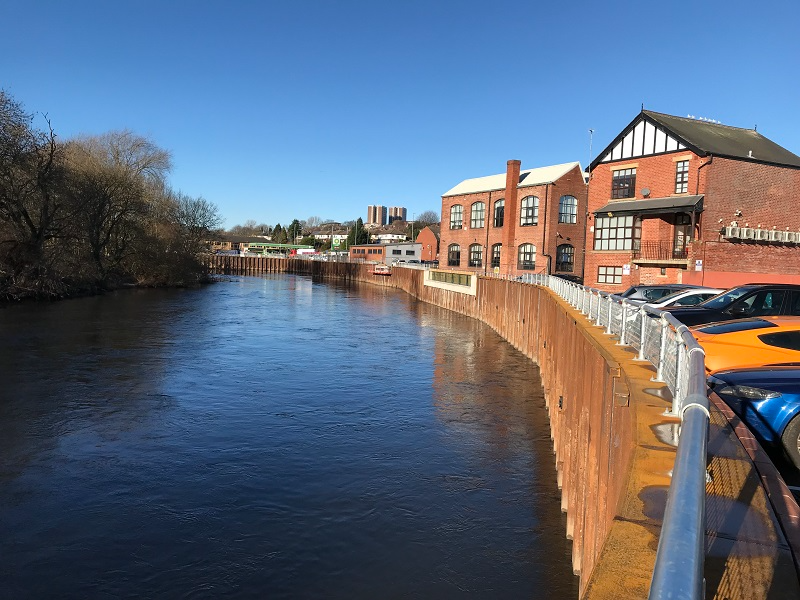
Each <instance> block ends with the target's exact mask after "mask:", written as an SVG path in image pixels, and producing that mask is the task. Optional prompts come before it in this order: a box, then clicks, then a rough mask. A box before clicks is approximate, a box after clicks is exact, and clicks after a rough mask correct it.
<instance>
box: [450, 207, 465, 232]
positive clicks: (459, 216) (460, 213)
mask: <svg viewBox="0 0 800 600" xmlns="http://www.w3.org/2000/svg"><path fill="white" fill-rule="evenodd" d="M463 222H464V207H462V206H461V205H460V204H454V205H453V206H452V207H450V229H461V226H462V225H463Z"/></svg>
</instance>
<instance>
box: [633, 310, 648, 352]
mask: <svg viewBox="0 0 800 600" xmlns="http://www.w3.org/2000/svg"><path fill="white" fill-rule="evenodd" d="M639 312H640V313H641V319H642V325H641V328H640V329H639V356H637V357H636V360H644V344H645V340H646V339H647V320H648V318H649V317H648V316H647V311H645V309H644V308H640V309H639Z"/></svg>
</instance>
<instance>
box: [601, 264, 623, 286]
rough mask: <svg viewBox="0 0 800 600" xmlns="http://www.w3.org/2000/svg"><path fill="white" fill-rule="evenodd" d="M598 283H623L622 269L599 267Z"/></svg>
mask: <svg viewBox="0 0 800 600" xmlns="http://www.w3.org/2000/svg"><path fill="white" fill-rule="evenodd" d="M597 283H622V267H597Z"/></svg>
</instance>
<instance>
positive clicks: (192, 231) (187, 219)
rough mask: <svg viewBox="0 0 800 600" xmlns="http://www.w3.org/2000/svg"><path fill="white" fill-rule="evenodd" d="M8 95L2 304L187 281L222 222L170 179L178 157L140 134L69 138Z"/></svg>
mask: <svg viewBox="0 0 800 600" xmlns="http://www.w3.org/2000/svg"><path fill="white" fill-rule="evenodd" d="M44 123H45V127H44V128H43V129H37V128H36V127H35V126H34V124H33V115H31V114H29V113H27V112H26V111H25V110H24V109H23V107H22V106H21V105H20V104H19V103H18V102H17V101H15V100H14V99H13V98H12V97H11V96H10V95H9V94H7V93H6V92H5V91H3V90H0V299H5V300H12V299H20V298H25V297H36V298H56V297H65V296H71V295H76V294H82V293H92V292H96V291H98V290H102V289H107V288H113V287H119V286H121V285H126V284H133V285H148V286H150V285H152V286H155V285H187V284H193V283H196V282H198V281H200V280H201V279H202V278H203V268H202V264H201V260H200V254H201V253H202V251H203V250H204V243H205V241H206V240H208V239H209V237H210V232H211V231H213V230H217V229H219V228H220V227H221V225H222V219H221V216H220V213H219V210H218V208H217V207H216V206H215V205H214V204H213V203H211V202H208V201H207V200H204V199H203V198H192V197H190V196H187V195H185V194H182V193H181V192H177V191H175V190H172V189H171V188H170V187H169V186H168V185H167V183H166V176H167V174H168V172H169V170H170V167H171V157H170V153H169V152H168V151H166V150H164V149H162V148H159V147H158V146H156V145H155V144H154V143H153V142H152V141H151V140H149V139H147V138H145V137H142V136H140V135H137V134H135V133H132V132H130V131H116V132H110V133H105V134H102V135H97V136H84V137H78V138H75V139H71V140H66V141H62V140H60V139H59V138H58V137H57V136H56V134H55V132H54V130H53V127H52V126H51V124H50V121H49V119H47V117H44Z"/></svg>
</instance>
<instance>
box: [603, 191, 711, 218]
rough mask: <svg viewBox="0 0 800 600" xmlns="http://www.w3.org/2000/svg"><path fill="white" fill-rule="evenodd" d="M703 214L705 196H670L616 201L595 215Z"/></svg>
mask: <svg viewBox="0 0 800 600" xmlns="http://www.w3.org/2000/svg"><path fill="white" fill-rule="evenodd" d="M685 212H689V213H700V212H703V195H702V194H701V195H699V196H669V197H667V198H645V199H644V200H616V201H614V202H609V203H608V204H606V205H605V206H604V207H603V208H598V209H597V210H596V211H594V214H595V215H600V216H603V215H606V214H608V213H611V214H612V215H613V216H615V217H619V216H625V215H660V214H665V213H685Z"/></svg>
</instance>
